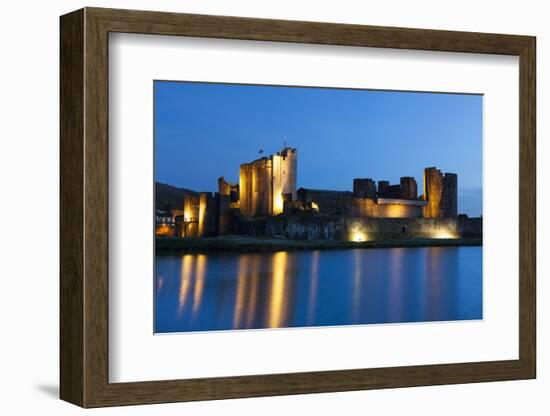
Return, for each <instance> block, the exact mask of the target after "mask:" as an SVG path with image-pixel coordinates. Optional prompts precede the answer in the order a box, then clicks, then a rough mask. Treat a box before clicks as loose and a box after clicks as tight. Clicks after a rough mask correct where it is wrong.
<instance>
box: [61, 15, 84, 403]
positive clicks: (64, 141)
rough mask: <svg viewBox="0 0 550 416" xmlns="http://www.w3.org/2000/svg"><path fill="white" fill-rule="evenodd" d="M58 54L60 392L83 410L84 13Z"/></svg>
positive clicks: (70, 22) (67, 20)
mask: <svg viewBox="0 0 550 416" xmlns="http://www.w3.org/2000/svg"><path fill="white" fill-rule="evenodd" d="M60 29H61V37H60V38H61V39H60V40H61V45H60V47H61V50H60V87H61V89H60V97H59V102H60V114H61V120H60V149H61V153H60V184H59V185H60V218H59V220H60V388H59V394H60V397H61V398H62V399H63V400H67V401H69V402H71V403H75V404H78V405H81V406H82V405H84V391H83V386H84V383H83V377H84V374H85V367H84V360H83V351H84V327H83V325H84V313H83V305H84V287H83V278H84V272H83V256H84V228H83V221H84V210H83V202H84V184H83V180H82V179H83V173H84V157H83V140H84V76H83V74H84V12H83V11H82V10H79V11H77V12H75V13H72V14H70V15H68V16H66V17H64V18H63V19H61V24H60Z"/></svg>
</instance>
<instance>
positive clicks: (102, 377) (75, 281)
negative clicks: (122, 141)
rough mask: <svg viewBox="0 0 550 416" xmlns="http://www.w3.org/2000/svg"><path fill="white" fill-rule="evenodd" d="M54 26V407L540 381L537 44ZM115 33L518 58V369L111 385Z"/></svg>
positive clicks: (259, 29)
mask: <svg viewBox="0 0 550 416" xmlns="http://www.w3.org/2000/svg"><path fill="white" fill-rule="evenodd" d="M60 28H61V45H60V46H61V61H60V64H61V92H60V94H61V95H60V97H61V121H60V123H61V155H60V156H61V182H60V184H61V215H60V220H61V230H60V232H61V243H60V251H61V257H60V261H61V268H60V279H61V283H60V297H61V301H60V344H61V346H60V360H61V363H60V380H61V381H60V383H61V385H60V396H61V399H63V400H66V401H68V402H71V403H74V404H76V405H79V406H82V407H101V406H114V405H131V404H146V403H163V402H178V401H191V400H213V399H226V398H238V397H257V396H270V395H286V394H303V393H320V392H337V391H350V390H363V389H379V388H395V387H409V386H425V385H438V384H454V383H473V382H486V381H499V380H518V379H530V378H535V376H536V333H535V311H536V305H535V264H536V259H535V252H536V250H535V248H536V238H535V232H536V226H535V221H536V191H535V188H536V187H535V183H536V178H535V175H536V169H535V161H536V157H535V156H536V153H535V127H536V119H535V105H536V97H535V50H536V46H535V45H536V44H535V38H534V37H530V36H516V35H500V34H486V33H467V32H451V31H439V30H421V29H403V28H393V27H377V26H361V25H347V24H332V23H313V22H297V21H285V20H264V19H253V18H240V17H225V16H206V15H190V14H177V13H163V12H148V11H130V10H114V9H100V8H85V9H81V10H78V11H75V12H72V13H69V14H67V15H64V16H62V17H61V23H60ZM110 32H126V33H141V34H155V35H175V36H193V37H207V38H225V39H246V40H262V41H278V42H297V43H312V44H330V45H347V46H358V47H361V46H368V47H381V48H382V47H383V48H398V49H416V50H430V51H448V52H468V53H483V54H503V55H515V56H519V62H520V63H519V65H520V80H519V85H520V92H519V97H520V107H519V114H520V116H519V117H520V118H519V119H520V132H519V133H520V147H519V149H518V151H519V155H520V180H519V184H520V185H519V190H518V191H519V192H520V194H521V199H520V207H519V208H520V211H519V212H520V224H519V230H520V231H519V232H520V253H519V259H520V264H519V270H518V271H517V272H518V273H519V359H518V360H507V361H491V362H472V363H459V364H443V365H441V364H438V365H419V366H406V367H390V368H367V369H354V370H339V371H323V372H307V373H288V374H266V375H253V376H238V377H220V378H204V379H181V380H169V381H147V382H132V383H109V379H108V360H109V354H108V299H109V297H108V287H109V285H108V281H109V276H108V222H109V215H108V171H109V167H108V140H109V139H108V65H109V62H108V35H109V33H110Z"/></svg>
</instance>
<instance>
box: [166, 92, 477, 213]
mask: <svg viewBox="0 0 550 416" xmlns="http://www.w3.org/2000/svg"><path fill="white" fill-rule="evenodd" d="M214 120H215V121H216V122H213V121H214ZM334 137H337V138H338V139H334ZM365 137H368V138H369V140H365V139H364V138H365ZM441 137H448V138H449V140H447V141H446V140H441ZM285 142H286V144H287V145H288V146H290V147H295V148H297V149H298V183H297V187H298V188H312V189H330V190H340V191H351V190H352V187H353V179H354V178H358V177H361V178H364V177H367V178H372V179H374V180H375V181H376V182H378V181H379V180H389V181H390V183H391V184H397V183H399V179H400V177H402V176H412V177H414V178H415V179H416V181H417V184H418V190H419V195H420V194H421V193H422V185H423V170H424V168H426V167H430V166H435V167H437V168H438V169H440V170H441V171H442V172H443V173H445V172H452V173H456V174H457V175H458V198H459V213H466V214H468V215H470V216H480V215H481V214H482V166H481V164H482V151H481V149H482V96H478V95H466V94H464V95H462V94H441V93H415V92H389V91H372V90H348V89H326V88H310V87H308V88H301V87H280V86H253V85H236V84H209V83H186V82H170V81H155V180H156V181H157V182H161V183H164V184H167V185H172V186H175V187H178V188H186V189H190V190H193V191H200V192H215V191H217V178H218V177H220V176H224V177H225V178H226V180H228V181H230V182H238V179H239V166H240V164H242V163H247V162H250V161H252V160H254V159H258V158H260V157H263V156H269V155H270V154H273V153H275V152H276V151H278V150H280V149H281V148H282V147H283V146H284V144H285ZM342 143H344V144H345V145H346V147H349V148H353V149H354V150H352V151H350V150H348V149H345V148H344V146H342ZM260 149H261V150H263V154H260V153H259V150H260ZM203 155H204V156H203Z"/></svg>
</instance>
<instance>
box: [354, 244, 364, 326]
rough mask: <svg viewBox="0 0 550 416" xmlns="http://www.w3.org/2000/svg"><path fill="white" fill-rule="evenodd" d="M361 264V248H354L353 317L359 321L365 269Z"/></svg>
mask: <svg viewBox="0 0 550 416" xmlns="http://www.w3.org/2000/svg"><path fill="white" fill-rule="evenodd" d="M362 266H363V265H362V264H361V253H360V251H359V250H354V253H353V294H352V299H353V300H352V304H353V319H354V321H357V320H358V319H359V312H360V309H361V295H362V294H361V284H362V279H363V270H362Z"/></svg>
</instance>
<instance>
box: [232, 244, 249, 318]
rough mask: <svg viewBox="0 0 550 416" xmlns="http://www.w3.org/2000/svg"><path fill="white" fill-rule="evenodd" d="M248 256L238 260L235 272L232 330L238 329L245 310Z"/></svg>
mask: <svg viewBox="0 0 550 416" xmlns="http://www.w3.org/2000/svg"><path fill="white" fill-rule="evenodd" d="M249 259H250V256H248V255H242V256H241V257H240V258H239V266H238V272H237V292H236V298H235V310H234V312H233V328H240V326H241V320H242V316H243V311H244V308H245V299H246V286H247V279H246V277H247V272H248V263H249Z"/></svg>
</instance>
